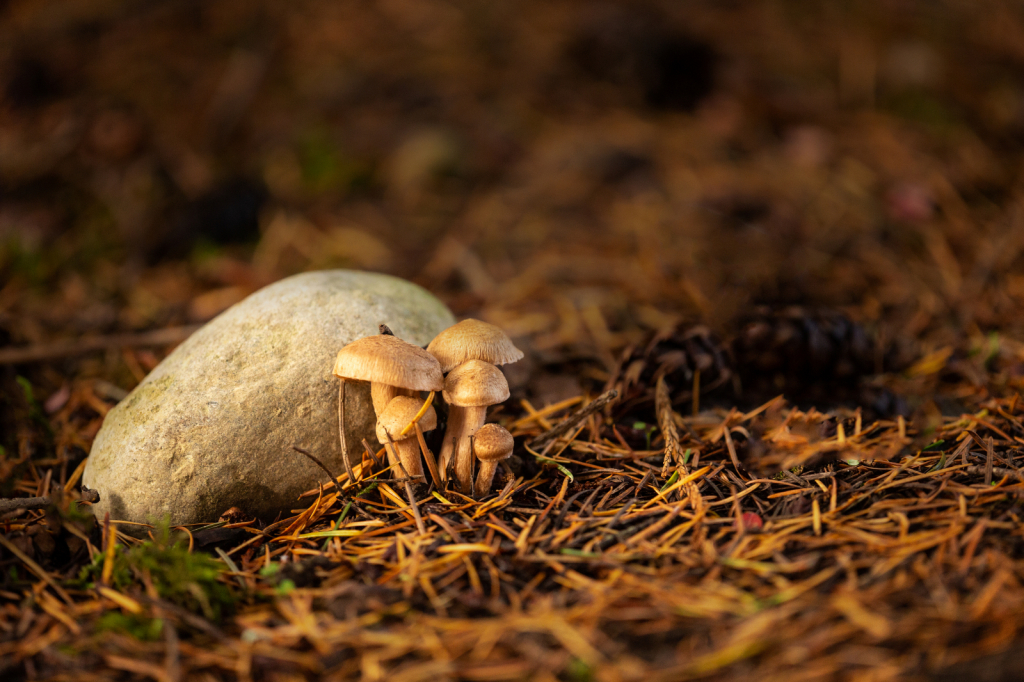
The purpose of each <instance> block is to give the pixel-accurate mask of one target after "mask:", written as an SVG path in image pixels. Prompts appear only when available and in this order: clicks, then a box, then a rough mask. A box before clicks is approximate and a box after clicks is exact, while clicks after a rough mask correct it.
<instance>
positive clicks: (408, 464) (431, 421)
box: [377, 395, 437, 480]
mask: <svg viewBox="0 0 1024 682" xmlns="http://www.w3.org/2000/svg"><path fill="white" fill-rule="evenodd" d="M422 407H423V401H422V400H420V399H419V398H411V397H409V396H404V395H400V396H398V397H396V398H394V399H393V400H392V401H391V402H390V403H388V406H387V408H386V409H385V410H384V411H383V412H381V413H380V416H379V417H377V440H379V441H380V442H381V443H383V444H384V447H385V448H386V449H387V453H388V463H389V464H391V466H393V467H395V468H394V469H392V470H391V472H392V476H394V477H395V478H398V477H399V476H400V475H401V474H400V473H398V462H399V461H401V463H402V466H403V467H404V468H405V475H407V476H408V477H409V478H414V479H421V480H422V479H424V476H423V460H422V458H421V457H420V444H419V440H418V439H417V438H416V432H415V431H412V432H411V433H407V434H405V435H403V434H402V430H403V429H405V427H407V426H408V425H409V424H410V423H411V422H412V420H413V419H415V418H416V415H417V414H419V411H420V408H422ZM418 423H419V425H420V428H421V429H423V430H424V431H433V430H434V428H435V427H436V426H437V415H436V414H435V413H434V408H433V407H429V406H428V407H427V409H426V411H425V412H424V413H423V416H422V417H420V420H419V422H418ZM388 436H390V437H391V438H390V439H389V438H388ZM389 441H390V442H389ZM391 445H394V450H397V452H393V451H392V447H391Z"/></svg>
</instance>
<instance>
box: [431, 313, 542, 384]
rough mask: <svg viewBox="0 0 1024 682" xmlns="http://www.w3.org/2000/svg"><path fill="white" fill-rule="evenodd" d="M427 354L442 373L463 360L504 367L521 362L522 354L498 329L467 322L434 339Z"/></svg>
mask: <svg viewBox="0 0 1024 682" xmlns="http://www.w3.org/2000/svg"><path fill="white" fill-rule="evenodd" d="M427 351H428V352H429V353H431V354H433V356H434V357H435V358H437V360H438V362H440V363H441V371H442V372H446V373H447V372H450V371H451V370H452V369H454V368H455V367H458V366H459V365H461V364H463V363H464V362H466V361H467V360H483V361H484V362H489V363H491V364H492V365H506V364H508V363H510V362H516V361H517V360H522V359H523V351H521V350H519V349H518V348H516V347H515V345H513V343H512V339H510V338H508V335H507V334H506V333H505V332H503V331H502V330H501V329H500V328H498V327H495V326H494V325H493V324H488V323H487V322H481V321H480V320H473V319H467V320H463V321H462V322H459V323H458V324H456V325H453V326H451V327H448V328H447V329H445V330H444V331H443V332H441V333H440V334H438V335H437V336H435V337H434V340H433V341H431V342H430V345H429V346H427Z"/></svg>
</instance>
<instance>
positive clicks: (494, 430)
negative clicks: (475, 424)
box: [473, 424, 513, 497]
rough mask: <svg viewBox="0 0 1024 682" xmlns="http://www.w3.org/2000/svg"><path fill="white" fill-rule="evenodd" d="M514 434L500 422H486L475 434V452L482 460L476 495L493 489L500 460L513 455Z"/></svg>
mask: <svg viewBox="0 0 1024 682" xmlns="http://www.w3.org/2000/svg"><path fill="white" fill-rule="evenodd" d="M512 446H513V442H512V434H511V433H509V432H508V431H507V430H506V429H505V427H503V426H499V425H498V424H484V425H483V426H481V427H480V428H479V429H478V430H477V432H476V433H475V434H474V435H473V452H474V453H475V454H476V458H477V459H478V460H480V473H478V474H477V476H476V496H477V497H483V496H484V495H486V494H487V493H489V492H490V491H491V483H492V482H493V481H494V472H496V471H497V470H498V462H500V461H501V460H503V459H508V458H509V457H511V456H512Z"/></svg>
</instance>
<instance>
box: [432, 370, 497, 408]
mask: <svg viewBox="0 0 1024 682" xmlns="http://www.w3.org/2000/svg"><path fill="white" fill-rule="evenodd" d="M442 395H444V399H445V402H447V403H448V404H449V405H454V406H456V407H483V406H485V405H497V404H498V403H503V402H505V401H506V400H508V395H509V393H508V382H507V381H506V380H505V375H504V374H502V373H501V370H500V369H498V368H497V367H495V366H494V365H492V364H491V363H489V362H484V361H483V360H469V361H468V362H464V363H462V364H461V365H459V366H458V367H456V368H455V369H453V370H452V371H451V372H449V374H448V376H447V377H446V378H445V380H444V393H443V394H442Z"/></svg>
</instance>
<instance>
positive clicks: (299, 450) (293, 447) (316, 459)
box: [292, 445, 338, 485]
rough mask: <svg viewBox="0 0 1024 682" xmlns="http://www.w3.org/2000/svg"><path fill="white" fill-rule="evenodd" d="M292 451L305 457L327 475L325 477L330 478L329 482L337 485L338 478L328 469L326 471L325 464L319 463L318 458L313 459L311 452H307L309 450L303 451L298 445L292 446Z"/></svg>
mask: <svg viewBox="0 0 1024 682" xmlns="http://www.w3.org/2000/svg"><path fill="white" fill-rule="evenodd" d="M292 450H294V451H295V452H297V453H299V454H300V455H305V456H306V457H308V458H309V459H310V460H312V461H313V463H314V464H316V465H317V466H318V467H320V468H321V469H323V470H324V471H325V472H326V473H327V475H328V476H330V477H331V481H332V482H333V483H334V484H335V485H337V484H338V477H337V476H335V475H334V472H332V471H331V470H330V469H328V468H327V465H326V464H324V463H323V462H321V461H320V460H319V459H318V458H316V457H314V456H313V454H312V453H311V452H309V450H304V449H302V448H300V447H299V446H298V445H293V446H292Z"/></svg>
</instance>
